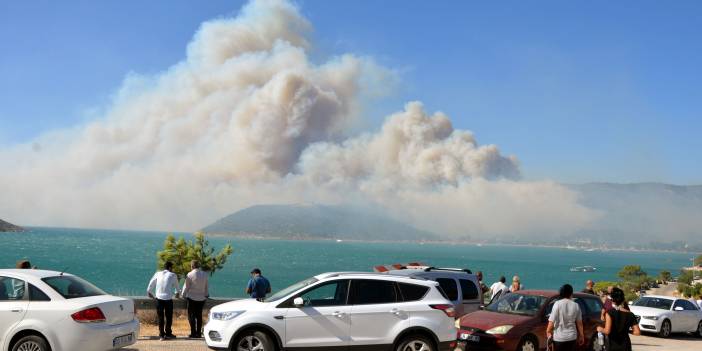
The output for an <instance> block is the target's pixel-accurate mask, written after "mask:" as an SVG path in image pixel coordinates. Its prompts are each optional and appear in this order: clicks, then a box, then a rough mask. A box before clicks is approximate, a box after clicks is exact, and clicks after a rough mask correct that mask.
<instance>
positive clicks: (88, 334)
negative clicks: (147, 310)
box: [56, 319, 140, 351]
mask: <svg viewBox="0 0 702 351" xmlns="http://www.w3.org/2000/svg"><path fill="white" fill-rule="evenodd" d="M72 324H73V325H72V326H71V329H73V330H65V329H64V330H63V331H62V332H61V334H59V335H58V339H59V340H58V344H59V345H60V346H59V347H58V348H56V349H58V350H81V351H106V350H114V349H119V348H122V347H127V346H129V345H133V344H134V343H136V341H137V339H138V338H139V327H140V325H139V320H137V319H134V320H132V321H131V322H127V323H123V324H118V325H103V324H100V323H95V324H90V323H85V324H82V323H73V322H72ZM125 335H131V336H132V337H131V341H128V342H125V343H122V344H118V345H114V344H113V341H114V340H115V338H118V337H120V336H125Z"/></svg>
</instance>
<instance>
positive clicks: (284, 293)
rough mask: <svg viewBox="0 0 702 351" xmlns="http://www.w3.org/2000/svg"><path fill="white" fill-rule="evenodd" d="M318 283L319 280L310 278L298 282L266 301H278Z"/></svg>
mask: <svg viewBox="0 0 702 351" xmlns="http://www.w3.org/2000/svg"><path fill="white" fill-rule="evenodd" d="M317 281H318V280H317V278H309V279H305V280H303V281H301V282H297V283H295V284H293V285H290V286H289V287H287V288H285V289H283V290H281V291H278V292H277V293H275V294H273V295H271V297H269V298H267V299H266V302H273V301H278V300H280V299H282V298H284V297H286V296H288V295H290V293H292V292H295V291H297V290H300V289H302V288H304V287H306V286H309V285H311V284H314V283H316V282H317Z"/></svg>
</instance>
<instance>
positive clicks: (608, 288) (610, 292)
mask: <svg viewBox="0 0 702 351" xmlns="http://www.w3.org/2000/svg"><path fill="white" fill-rule="evenodd" d="M612 290H614V286H612V285H610V286H608V287H607V295H612Z"/></svg>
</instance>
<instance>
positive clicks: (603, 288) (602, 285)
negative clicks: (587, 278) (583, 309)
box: [592, 281, 619, 294]
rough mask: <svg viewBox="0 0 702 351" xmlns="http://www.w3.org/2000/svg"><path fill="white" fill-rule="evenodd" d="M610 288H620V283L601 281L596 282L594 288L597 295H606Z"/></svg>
mask: <svg viewBox="0 0 702 351" xmlns="http://www.w3.org/2000/svg"><path fill="white" fill-rule="evenodd" d="M610 286H619V283H618V282H608V281H600V282H595V286H594V287H593V288H592V289H593V290H595V293H597V294H599V293H602V292H604V293H606V292H607V288H608V287H610Z"/></svg>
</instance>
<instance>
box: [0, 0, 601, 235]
mask: <svg viewBox="0 0 702 351" xmlns="http://www.w3.org/2000/svg"><path fill="white" fill-rule="evenodd" d="M311 29H312V27H311V24H310V23H309V22H308V21H307V20H306V19H305V18H304V17H302V16H301V15H300V13H299V11H298V9H297V8H296V7H295V6H294V5H292V4H290V3H288V2H286V1H278V0H258V1H252V2H250V3H249V4H248V5H246V6H245V7H244V8H243V10H242V11H241V13H240V14H239V15H238V16H237V17H236V18H229V19H217V20H212V21H208V22H205V23H203V24H202V26H201V27H200V29H199V30H198V32H197V33H196V34H195V36H194V38H193V39H192V42H191V43H190V44H189V45H188V47H187V56H186V58H185V59H184V60H183V61H182V62H180V63H177V64H175V65H173V66H172V67H170V68H169V69H167V70H166V71H164V72H162V73H160V74H158V75H156V76H139V75H134V74H133V75H129V76H128V77H127V78H126V79H125V81H124V82H123V84H122V86H121V87H120V88H119V89H118V91H117V93H116V94H115V97H114V99H113V101H112V103H111V104H110V106H106V107H104V111H105V112H104V115H103V116H102V117H101V118H100V119H98V120H95V121H92V122H90V123H88V124H85V125H81V126H75V127H73V128H70V129H65V130H58V131H54V132H51V133H47V134H45V135H43V136H41V137H38V138H37V139H36V140H32V141H31V142H28V143H27V144H22V145H16V146H13V147H10V148H6V149H4V150H0V164H2V165H4V167H3V170H2V172H0V194H2V197H3V201H1V202H0V214H2V215H3V216H5V217H7V218H11V219H12V220H13V221H15V222H18V223H22V224H27V225H47V226H81V227H101V228H145V229H180V230H194V229H197V228H200V227H202V226H204V225H206V224H208V223H209V222H211V221H213V220H215V219H216V218H219V217H221V216H222V215H225V214H228V213H230V212H232V211H235V210H238V209H241V208H243V207H247V206H250V205H254V204H261V203H291V202H303V201H307V202H321V203H334V204H353V205H359V206H369V207H372V208H376V209H379V210H382V211H386V212H387V213H388V214H390V215H392V216H393V217H395V218H397V219H400V220H404V221H406V222H409V223H411V224H414V225H417V226H419V227H422V228H425V229H430V230H432V231H435V232H438V233H443V234H454V235H465V234H470V235H493V236H494V235H506V234H510V235H515V234H520V233H539V234H541V235H558V234H560V233H569V232H573V231H575V230H577V229H578V228H582V227H583V226H586V225H587V224H588V223H590V222H591V221H592V220H593V218H595V216H596V213H595V212H594V211H592V210H590V209H588V208H586V207H583V206H581V205H579V204H578V198H577V193H576V192H573V191H571V190H568V189H566V188H564V187H563V186H560V185H558V184H555V183H553V182H527V181H521V180H520V170H519V163H518V161H517V159H516V157H514V156H505V155H503V154H502V153H501V152H500V150H499V148H498V147H497V146H495V145H480V144H478V142H477V141H476V138H475V137H474V136H473V134H472V133H470V132H468V131H463V130H455V129H454V128H453V126H452V124H451V121H450V119H449V117H448V116H446V115H444V114H442V113H439V112H437V113H429V112H427V111H425V109H424V108H423V106H422V104H421V103H419V102H409V103H408V104H407V105H406V106H405V107H404V109H402V110H401V111H399V112H397V113H395V114H393V115H391V116H389V117H387V118H386V120H385V123H384V124H383V125H382V127H381V128H380V130H377V131H369V132H366V133H361V134H358V133H353V132H351V131H354V130H356V129H357V128H356V126H358V125H359V120H360V119H362V118H363V117H362V116H363V105H364V103H365V102H367V99H369V98H372V92H377V91H383V90H385V88H387V89H389V88H391V85H392V81H393V80H394V79H395V78H396V77H395V73H394V71H393V70H392V69H389V68H385V67H382V66H380V65H378V64H377V63H375V62H374V61H373V59H372V58H368V57H365V56H356V55H353V54H343V55H339V56H336V57H332V58H330V59H329V60H328V61H326V62H323V63H321V64H319V63H317V64H316V63H313V62H312V61H311V60H310V59H309V57H308V54H307V50H308V48H309V47H310V45H311V43H310V40H309V37H308V33H309V32H310V30H311Z"/></svg>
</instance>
